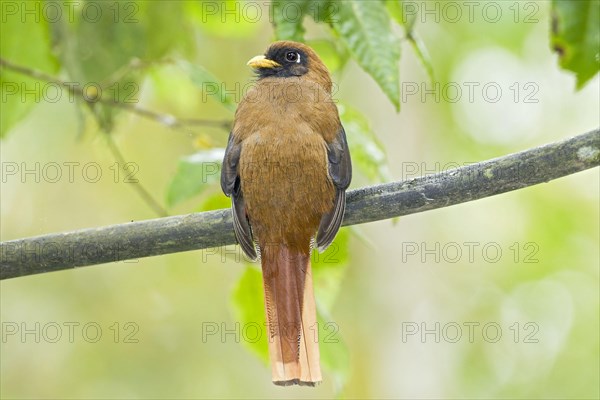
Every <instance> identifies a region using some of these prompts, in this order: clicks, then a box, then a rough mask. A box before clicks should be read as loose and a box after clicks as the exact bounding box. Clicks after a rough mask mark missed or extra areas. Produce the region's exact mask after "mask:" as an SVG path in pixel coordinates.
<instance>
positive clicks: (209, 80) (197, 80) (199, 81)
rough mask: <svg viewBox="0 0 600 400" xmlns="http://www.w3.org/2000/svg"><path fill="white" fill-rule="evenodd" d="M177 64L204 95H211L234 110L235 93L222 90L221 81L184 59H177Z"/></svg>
mask: <svg viewBox="0 0 600 400" xmlns="http://www.w3.org/2000/svg"><path fill="white" fill-rule="evenodd" d="M177 65H178V66H179V67H180V68H181V69H182V70H183V71H184V72H185V74H186V75H187V76H188V77H189V78H190V80H191V81H192V83H193V84H194V85H195V86H196V87H197V88H198V89H200V90H201V91H203V92H204V93H205V94H206V95H208V96H211V97H213V98H214V99H215V100H216V101H218V102H219V103H220V104H222V105H223V107H225V108H227V109H228V110H230V111H235V108H236V102H235V95H233V94H231V93H228V92H227V91H224V90H223V88H224V87H225V86H224V85H223V82H222V81H221V80H219V79H217V78H216V77H215V76H214V75H213V74H211V73H210V72H209V71H207V70H206V69H205V68H204V67H202V66H200V65H196V64H192V63H190V62H188V61H185V60H178V61H177Z"/></svg>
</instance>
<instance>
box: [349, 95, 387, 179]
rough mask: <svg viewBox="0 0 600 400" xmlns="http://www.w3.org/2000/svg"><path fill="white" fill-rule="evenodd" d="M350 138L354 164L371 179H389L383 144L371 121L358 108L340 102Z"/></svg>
mask: <svg viewBox="0 0 600 400" xmlns="http://www.w3.org/2000/svg"><path fill="white" fill-rule="evenodd" d="M338 109H339V111H340V118H341V120H342V124H343V126H344V130H345V131H346V136H347V138H348V147H350V153H351V155H352V165H353V166H354V167H356V168H357V169H358V170H359V171H360V172H361V173H362V174H364V175H365V177H367V178H368V179H369V180H371V181H377V180H379V181H383V182H385V181H389V180H390V173H389V168H388V164H387V156H386V154H385V150H384V147H383V145H382V144H381V143H380V142H379V141H378V140H377V137H376V135H375V133H374V132H373V131H372V129H371V127H370V126H369V121H368V120H367V119H366V117H365V116H364V115H362V114H361V113H360V112H359V111H358V110H356V109H353V108H351V107H349V106H348V105H345V104H338Z"/></svg>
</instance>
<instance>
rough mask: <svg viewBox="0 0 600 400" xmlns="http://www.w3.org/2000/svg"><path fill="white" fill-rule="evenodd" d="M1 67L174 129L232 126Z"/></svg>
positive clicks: (26, 70)
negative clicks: (188, 116) (134, 102)
mask: <svg viewBox="0 0 600 400" xmlns="http://www.w3.org/2000/svg"><path fill="white" fill-rule="evenodd" d="M0 67H3V68H6V69H9V70H11V71H14V72H17V73H19V74H22V75H25V76H28V77H30V78H33V79H36V80H40V81H44V82H48V83H53V84H55V85H58V86H60V87H61V88H63V89H65V90H67V91H68V92H69V93H70V94H71V95H74V96H77V97H78V98H79V99H80V100H83V101H84V102H85V103H88V104H95V103H101V104H104V105H107V106H109V107H114V108H118V109H121V110H125V111H128V112H130V113H133V114H136V115H138V116H140V117H144V118H147V119H150V120H152V121H155V122H158V123H159V124H162V125H165V126H167V127H169V128H173V129H184V128H185V127H188V126H205V127H213V128H222V129H226V130H227V129H229V128H230V126H231V121H230V120H216V119H201V118H177V117H175V116H173V115H171V114H166V113H160V112H156V111H153V110H148V109H146V108H143V107H139V106H138V105H134V104H131V103H124V102H122V101H116V100H115V99H113V98H111V97H102V96H98V94H97V93H95V92H93V91H86V90H84V88H83V86H82V85H78V84H76V83H74V82H65V81H63V80H61V79H58V78H56V77H53V76H51V75H49V74H47V73H45V72H42V71H38V70H35V69H33V68H29V67H26V66H23V65H18V64H15V63H13V62H11V61H9V60H6V59H4V58H2V57H0Z"/></svg>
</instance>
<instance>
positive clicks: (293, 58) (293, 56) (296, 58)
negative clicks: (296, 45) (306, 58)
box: [285, 51, 300, 62]
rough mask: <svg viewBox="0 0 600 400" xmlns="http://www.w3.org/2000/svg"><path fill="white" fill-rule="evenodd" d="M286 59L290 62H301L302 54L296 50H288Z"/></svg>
mask: <svg viewBox="0 0 600 400" xmlns="http://www.w3.org/2000/svg"><path fill="white" fill-rule="evenodd" d="M285 60H286V61H288V62H300V54H298V53H296V52H295V51H288V52H287V53H285Z"/></svg>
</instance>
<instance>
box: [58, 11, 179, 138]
mask: <svg viewBox="0 0 600 400" xmlns="http://www.w3.org/2000/svg"><path fill="white" fill-rule="evenodd" d="M54 3H55V4H56V5H57V7H62V13H63V15H71V13H72V14H73V16H72V17H71V18H60V19H58V20H56V21H54V22H52V23H51V29H52V38H53V43H54V44H55V46H54V49H55V51H56V53H57V55H58V57H59V59H60V60H61V62H62V64H63V66H64V67H65V69H66V71H67V72H68V74H69V80H70V81H74V82H76V85H78V88H80V89H83V90H84V92H85V93H87V94H88V96H84V97H85V101H86V103H85V104H87V105H88V106H89V107H90V109H91V110H92V112H93V115H94V117H95V118H96V120H97V122H98V124H99V126H100V127H101V128H102V129H103V130H105V131H107V132H108V131H110V130H111V129H112V126H113V119H114V116H115V115H116V112H117V111H118V110H119V109H118V108H117V107H114V106H112V105H110V104H107V103H110V102H112V101H117V102H121V103H127V104H130V105H132V104H135V103H137V102H138V101H139V93H140V79H141V73H140V71H139V69H140V68H141V67H143V66H144V65H147V64H150V63H152V62H154V61H157V60H160V59H161V58H162V57H163V56H165V55H166V54H167V52H168V51H171V50H172V49H173V48H175V47H178V46H180V45H183V44H185V43H186V42H187V41H188V39H187V38H186V35H185V34H184V33H183V30H182V29H173V27H174V26H177V25H181V21H182V17H183V14H182V9H181V7H182V4H181V2H162V3H160V5H157V4H152V3H151V2H135V1H128V2H108V1H107V2H95V3H94V5H93V7H88V8H86V9H85V10H87V11H86V12H84V11H83V10H79V9H77V8H76V12H74V13H73V12H72V10H69V4H67V3H61V2H54ZM99 99H102V100H105V101H104V102H100V101H98V100H99Z"/></svg>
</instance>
